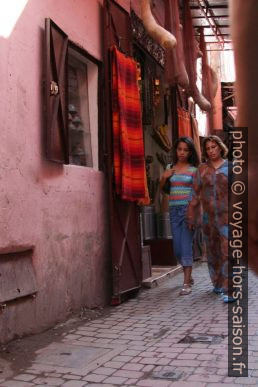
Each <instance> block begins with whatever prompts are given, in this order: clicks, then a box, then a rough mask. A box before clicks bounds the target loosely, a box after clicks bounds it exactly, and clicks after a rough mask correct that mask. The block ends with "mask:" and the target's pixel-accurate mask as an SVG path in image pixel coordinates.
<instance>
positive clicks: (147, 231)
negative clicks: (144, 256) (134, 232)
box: [141, 206, 156, 240]
mask: <svg viewBox="0 0 258 387" xmlns="http://www.w3.org/2000/svg"><path fill="white" fill-rule="evenodd" d="M141 222H142V238H143V240H149V239H156V225H155V208H154V206H143V207H141Z"/></svg>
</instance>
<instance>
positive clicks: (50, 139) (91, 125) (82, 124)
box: [45, 19, 100, 167]
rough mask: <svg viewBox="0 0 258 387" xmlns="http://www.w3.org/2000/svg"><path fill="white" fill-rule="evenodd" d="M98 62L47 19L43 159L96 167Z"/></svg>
mask: <svg viewBox="0 0 258 387" xmlns="http://www.w3.org/2000/svg"><path fill="white" fill-rule="evenodd" d="M99 66H100V64H99V62H98V61H97V60H95V59H94V58H92V57H91V56H90V55H89V54H87V53H86V52H85V51H84V50H82V49H81V48H80V47H77V46H76V45H75V44H73V43H72V42H70V41H69V38H68V35H67V34H65V33H64V32H63V31H62V30H61V29H60V28H59V27H58V26H57V25H56V24H55V23H54V22H53V21H52V20H50V19H46V82H45V89H46V90H45V91H46V93H45V95H46V105H45V106H46V109H45V115H46V128H47V130H46V156H47V159H48V160H51V161H55V162H59V163H63V164H74V165H80V166H87V167H98V132H99V130H98V79H99Z"/></svg>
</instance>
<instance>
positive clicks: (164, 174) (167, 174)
mask: <svg viewBox="0 0 258 387" xmlns="http://www.w3.org/2000/svg"><path fill="white" fill-rule="evenodd" d="M174 173H175V168H170V169H168V170H167V171H165V172H163V174H162V176H161V179H164V180H166V179H167V178H168V177H171V176H172V175H174Z"/></svg>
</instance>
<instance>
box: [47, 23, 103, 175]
mask: <svg viewBox="0 0 258 387" xmlns="http://www.w3.org/2000/svg"><path fill="white" fill-rule="evenodd" d="M53 31H54V33H56V32H57V34H60V36H62V37H63V39H64V43H63V51H62V50H61V52H62V55H63V57H62V61H61V63H60V66H59V63H57V62H58V61H57V57H58V55H55V47H54V45H55V43H54V42H53V40H54V38H53ZM69 48H71V49H72V50H74V51H77V52H78V53H79V54H80V55H82V56H83V57H85V59H86V60H88V61H90V62H92V63H93V64H95V65H96V66H97V69H98V91H97V108H98V134H97V136H98V170H103V169H104V154H105V151H104V143H105V141H104V138H103V137H104V130H103V125H104V102H103V101H104V98H103V96H104V74H103V63H102V61H100V60H98V59H97V58H95V57H94V56H93V55H91V54H90V53H89V52H88V51H87V50H86V49H85V48H84V47H82V46H81V45H79V44H78V43H75V42H73V41H72V40H71V39H70V38H69V35H68V34H67V33H66V32H64V31H63V30H62V29H61V28H60V27H59V26H58V25H57V24H56V23H55V22H54V21H53V20H52V19H50V18H46V19H45V77H44V81H43V83H44V94H45V104H44V115H45V131H44V132H45V133H44V143H45V147H44V148H45V152H44V154H45V157H46V159H47V160H48V161H52V162H55V163H59V164H62V165H73V164H71V163H70V162H69V134H68V51H69ZM62 66H63V68H62ZM62 71H63V77H62V79H61V84H59V81H60V79H59V77H58V73H59V72H61V75H62ZM52 81H54V82H56V83H57V85H58V93H57V95H51V94H50V84H51V82H52ZM61 94H62V95H61ZM51 98H52V100H51ZM56 105H58V108H57V107H56ZM54 123H56V125H54ZM56 149H58V151H56ZM92 153H93V149H92ZM82 167H87V168H93V167H89V166H87V165H85V166H84V165H82Z"/></svg>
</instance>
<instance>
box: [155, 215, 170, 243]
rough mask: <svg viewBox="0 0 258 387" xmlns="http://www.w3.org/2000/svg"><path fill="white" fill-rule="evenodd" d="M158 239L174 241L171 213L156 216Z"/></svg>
mask: <svg viewBox="0 0 258 387" xmlns="http://www.w3.org/2000/svg"><path fill="white" fill-rule="evenodd" d="M156 221H157V238H158V239H172V234H171V226H170V220H169V212H163V213H160V214H157V215H156Z"/></svg>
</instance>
